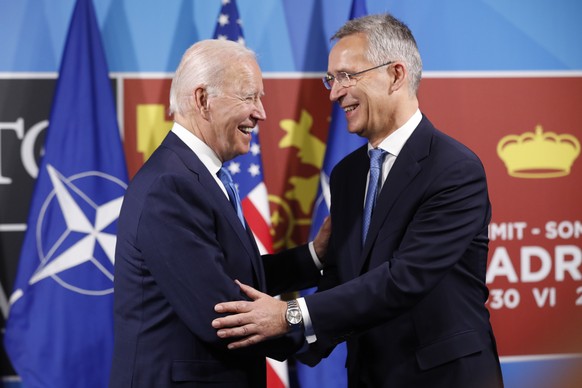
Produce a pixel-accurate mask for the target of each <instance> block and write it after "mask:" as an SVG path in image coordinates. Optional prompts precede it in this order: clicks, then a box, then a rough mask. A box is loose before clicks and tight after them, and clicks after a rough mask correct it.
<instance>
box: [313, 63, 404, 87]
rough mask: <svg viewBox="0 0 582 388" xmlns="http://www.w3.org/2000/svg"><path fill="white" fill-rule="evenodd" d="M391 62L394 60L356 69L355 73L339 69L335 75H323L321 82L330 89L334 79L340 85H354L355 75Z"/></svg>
mask: <svg viewBox="0 0 582 388" xmlns="http://www.w3.org/2000/svg"><path fill="white" fill-rule="evenodd" d="M392 63H394V61H390V62H386V63H383V64H381V65H378V66H374V67H371V68H369V69H366V70H362V71H358V72H357V73H346V72H345V71H340V72H339V73H337V74H336V75H335V76H334V75H331V74H326V75H325V77H323V78H322V79H321V80H322V81H323V84H324V85H325V88H326V89H327V90H331V88H333V85H334V84H335V81H337V82H339V84H340V85H341V86H343V87H346V88H347V87H349V86H354V85H355V84H356V78H354V77H355V76H357V75H360V74H364V73H366V72H368V71H371V70H374V69H378V68H380V67H382V66H388V65H390V64H392Z"/></svg>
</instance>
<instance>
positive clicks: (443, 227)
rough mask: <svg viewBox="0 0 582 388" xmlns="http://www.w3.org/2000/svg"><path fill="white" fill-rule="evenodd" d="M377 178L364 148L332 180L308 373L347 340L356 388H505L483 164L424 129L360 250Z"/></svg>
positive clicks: (312, 300) (400, 162)
mask: <svg viewBox="0 0 582 388" xmlns="http://www.w3.org/2000/svg"><path fill="white" fill-rule="evenodd" d="M368 170H369V158H368V155H367V146H364V147H361V148H359V149H357V150H356V151H354V152H353V153H351V154H350V155H348V156H347V157H346V158H344V159H343V160H342V161H341V162H340V163H339V164H338V165H337V166H336V168H335V169H334V170H333V172H332V175H331V198H332V207H331V219H332V236H331V240H330V247H329V250H328V255H327V257H328V258H327V259H326V268H325V270H324V276H323V279H322V282H321V284H320V287H319V290H320V292H318V293H316V294H314V295H311V296H307V297H306V298H305V300H306V303H307V306H308V309H309V312H310V315H311V320H312V323H313V328H314V330H315V334H316V335H317V342H316V343H315V345H314V346H313V347H312V351H313V352H314V354H315V358H314V359H311V360H309V357H308V358H307V363H314V362H317V360H318V357H320V356H321V355H324V354H325V353H326V352H328V351H329V349H330V347H333V346H334V345H335V344H337V343H338V342H341V341H343V340H346V339H347V344H348V360H347V367H348V375H349V382H350V386H351V387H374V388H380V387H415V388H417V387H447V388H451V387H479V386H483V387H495V386H498V384H500V369H499V361H498V357H497V351H496V349H495V343H494V339H493V334H492V329H491V326H490V323H489V313H488V310H487V309H486V307H485V301H486V300H487V297H488V290H487V287H486V285H485V271H486V263H487V252H488V237H487V236H488V234H487V227H488V224H489V221H490V217H491V209H490V203H489V198H488V193H487V182H486V178H485V172H484V169H483V166H482V164H481V162H480V160H479V159H478V158H477V156H476V155H475V154H474V153H472V152H471V151H470V150H469V149H467V148H466V147H465V146H463V145H462V144H460V143H459V142H457V141H455V140H454V139H452V138H450V137H448V136H446V135H445V134H443V133H441V132H439V131H438V130H436V129H435V128H434V127H433V125H432V124H431V123H430V122H429V121H428V119H427V118H426V117H423V118H422V121H421V122H420V124H419V125H418V127H417V128H416V129H415V131H414V132H413V134H412V135H411V137H410V138H409V139H408V141H407V142H406V144H405V145H404V147H403V149H402V151H401V152H400V154H399V155H398V158H397V159H396V162H395V164H394V165H393V167H392V169H391V170H390V173H389V175H388V178H387V179H386V181H385V183H384V186H383V187H382V190H381V192H380V194H379V197H378V200H377V204H376V207H375V208H374V213H373V215H372V220H371V225H370V229H369V232H368V238H367V240H366V245H365V246H364V247H363V248H362V241H361V228H362V213H363V204H364V195H365V193H364V191H365V187H366V177H367V173H368ZM336 286H337V287H336ZM333 287H335V288H333ZM325 290H327V291H325ZM311 356H313V354H312V355H311ZM480 384H482V385H480Z"/></svg>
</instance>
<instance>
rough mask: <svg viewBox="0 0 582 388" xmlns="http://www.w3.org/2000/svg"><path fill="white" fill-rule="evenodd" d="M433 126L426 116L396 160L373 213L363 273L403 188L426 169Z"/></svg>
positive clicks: (365, 246)
mask: <svg viewBox="0 0 582 388" xmlns="http://www.w3.org/2000/svg"><path fill="white" fill-rule="evenodd" d="M433 130H434V128H433V127H432V124H430V122H429V121H428V120H427V119H426V118H425V117H424V116H423V118H422V120H421V122H420V124H419V125H418V127H417V128H416V129H415V131H414V132H413V133H412V135H411V136H410V138H409V139H408V141H407V142H406V143H405V144H404V147H403V148H402V150H401V151H400V154H399V155H398V157H397V159H396V162H395V163H394V165H393V166H392V169H391V170H390V173H389V174H388V177H387V178H386V181H385V182H384V185H383V186H382V190H381V191H380V195H379V196H378V200H377V202H376V206H375V208H374V213H373V214H372V219H371V221H370V228H369V229H368V237H367V238H366V244H365V245H364V248H363V250H362V255H361V256H360V257H361V260H360V262H359V263H360V266H359V268H358V273H361V272H362V271H363V270H364V269H365V267H366V266H367V263H368V260H369V256H370V251H371V250H372V248H373V246H374V244H375V242H376V238H377V237H378V232H379V231H380V229H381V227H382V225H384V223H385V222H390V220H386V218H387V217H388V214H389V213H390V210H391V209H392V207H393V206H394V204H395V203H396V201H397V199H398V198H399V197H400V195H401V194H402V192H403V191H404V190H405V189H406V187H407V186H408V185H409V184H410V182H411V181H412V180H413V179H414V177H415V176H416V175H418V173H419V172H420V171H421V170H422V164H421V161H422V160H423V159H424V158H426V156H428V153H429V150H430V141H431V138H432V133H433ZM362 201H363V199H362Z"/></svg>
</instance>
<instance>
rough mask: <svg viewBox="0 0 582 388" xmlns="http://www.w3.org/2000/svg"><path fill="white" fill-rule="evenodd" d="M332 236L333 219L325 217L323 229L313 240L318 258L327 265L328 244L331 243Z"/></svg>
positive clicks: (320, 229)
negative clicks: (330, 237)
mask: <svg viewBox="0 0 582 388" xmlns="http://www.w3.org/2000/svg"><path fill="white" fill-rule="evenodd" d="M330 235H331V217H330V216H327V217H325V220H323V224H321V228H319V231H318V232H317V235H316V236H315V238H314V239H313V249H315V253H316V254H317V258H318V259H319V261H321V262H322V263H325V255H326V254H327V244H328V243H329V236H330Z"/></svg>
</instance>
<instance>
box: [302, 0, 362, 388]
mask: <svg viewBox="0 0 582 388" xmlns="http://www.w3.org/2000/svg"><path fill="white" fill-rule="evenodd" d="M367 13H368V12H367V11H366V3H365V0H354V1H353V3H352V9H351V12H350V19H354V18H358V17H361V16H365V15H366V14H367ZM322 87H323V86H322ZM347 126H348V125H347V122H346V116H345V112H344V111H343V110H342V109H341V107H340V106H339V104H337V103H335V104H333V108H332V114H331V122H330V125H329V133H328V136H327V148H326V150H325V157H324V159H323V168H322V170H321V173H320V175H321V176H320V181H319V188H318V190H317V196H316V199H315V205H314V208H313V218H312V223H311V231H310V239H311V240H313V239H314V238H315V235H316V234H317V231H318V230H319V228H320V227H321V225H322V224H323V220H324V219H325V217H327V216H328V215H329V207H330V205H331V195H330V192H329V176H330V174H331V171H332V170H333V168H334V167H335V165H336V164H337V163H338V162H339V161H340V160H342V159H343V158H344V157H345V156H346V155H347V154H349V153H350V152H352V151H354V150H355V149H356V148H358V147H361V146H362V145H364V144H366V139H364V138H362V137H358V136H357V135H353V134H350V133H349V132H348V129H347ZM332 223H333V220H332ZM313 291H314V290H309V291H307V292H304V294H309V293H312V292H313ZM346 355H347V350H346V346H345V343H341V344H339V345H338V346H336V348H335V350H334V351H333V352H332V353H331V354H330V355H329V356H328V357H327V358H326V359H324V360H322V361H321V362H320V363H319V364H318V365H317V366H315V367H313V368H310V367H308V366H305V365H303V364H297V378H298V380H299V384H300V385H301V387H303V388H311V387H318V388H342V387H347V375H346V369H345V362H346Z"/></svg>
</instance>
